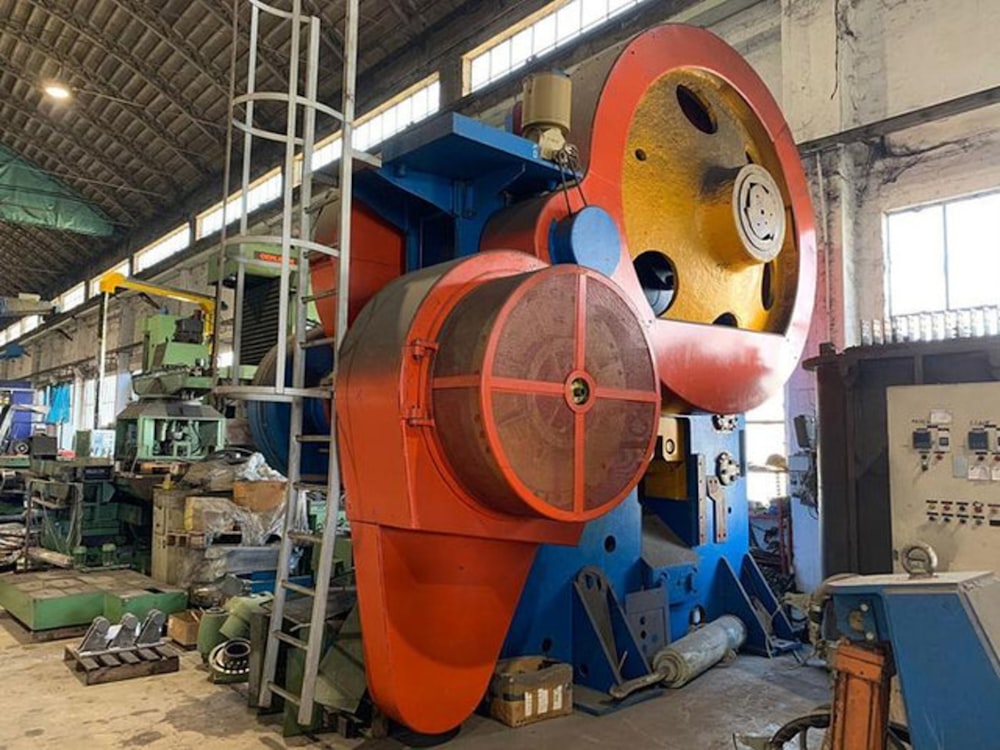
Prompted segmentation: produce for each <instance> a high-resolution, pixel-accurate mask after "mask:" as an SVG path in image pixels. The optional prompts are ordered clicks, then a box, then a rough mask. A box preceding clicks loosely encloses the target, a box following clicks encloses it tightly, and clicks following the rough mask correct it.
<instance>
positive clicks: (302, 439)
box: [295, 435, 330, 443]
mask: <svg viewBox="0 0 1000 750" xmlns="http://www.w3.org/2000/svg"><path fill="white" fill-rule="evenodd" d="M295 440H296V441H297V442H299V443H329V442H330V435H296V436H295Z"/></svg>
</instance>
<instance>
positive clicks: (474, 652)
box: [337, 252, 659, 732]
mask: <svg viewBox="0 0 1000 750" xmlns="http://www.w3.org/2000/svg"><path fill="white" fill-rule="evenodd" d="M588 292H589V294H590V295H591V296H594V295H603V296H604V298H605V299H604V304H603V305H602V306H599V305H593V304H588V302H587V300H586V297H585V295H587V294H588ZM574 297H575V298H574ZM554 301H557V302H559V304H558V305H554V304H553V302H554ZM564 301H568V302H569V305H568V310H567V309H562V308H563V305H562V302H564ZM595 311H597V313H598V314H597V315H596V316H595V315H594V312H595ZM477 314H478V315H480V316H481V319H479V320H475V321H474V322H473V325H469V323H468V320H469V318H470V317H475V316H476V315H477ZM548 316H553V322H552V323H551V324H549V325H546V322H545V319H544V318H547V317H548ZM608 316H610V317H612V318H613V321H612V324H611V325H612V328H608V329H605V330H603V331H601V332H598V333H596V334H593V335H591V336H590V337H588V332H587V331H586V330H585V329H586V328H588V325H589V327H590V328H591V329H593V328H594V327H600V326H606V324H607V321H606V320H602V317H604V318H607V317H608ZM536 322H537V324H538V325H534V323H536ZM618 326H620V327H621V329H623V330H621V329H619V328H618ZM559 327H561V328H562V331H563V334H564V335H563V336H559V337H556V338H558V339H560V340H556V338H553V337H551V336H550V335H549V334H548V333H547V331H549V330H550V329H555V328H559ZM595 338H598V339H600V341H599V345H594V346H590V345H588V341H593V340H594V339H595ZM545 340H548V341H549V343H550V344H551V346H552V349H553V351H547V350H545V348H544V347H541V346H539V344H540V343H542V342H544V341H545ZM612 341H614V342H616V343H612ZM521 344H525V345H526V346H525V349H526V350H528V351H529V352H530V354H529V355H527V356H526V357H525V358H523V360H522V362H523V364H524V368H523V369H520V370H517V368H515V369H516V371H515V372H503V371H502V369H503V368H504V367H505V366H507V365H508V364H509V363H510V361H511V360H510V358H509V357H506V356H504V354H503V350H504V349H505V348H508V349H509V348H510V347H512V346H519V345H521ZM597 352H599V354H598V353H597ZM644 353H646V354H647V356H646V358H645V362H644V363H643V361H642V360H643V354H644ZM608 358H613V359H615V361H616V362H619V363H620V362H624V361H628V362H629V363H630V364H632V365H633V367H634V368H635V369H634V371H633V372H632V373H629V374H627V375H626V373H624V371H623V370H622V369H621V368H620V367H614V366H613V365H612V367H611V368H609V367H608V362H609V359H608ZM515 359H516V358H515ZM636 363H638V365H637V364H636ZM515 364H520V362H516V363H515ZM574 383H576V384H577V385H579V384H581V383H584V384H586V388H587V389H588V390H587V394H586V396H585V397H584V396H581V393H582V392H574V391H572V388H571V386H572V385H573V384H574ZM337 394H338V407H337V412H338V434H339V437H340V444H341V446H342V464H343V476H344V483H345V487H346V490H347V511H348V516H349V518H350V520H351V532H352V539H353V544H354V558H355V565H356V568H357V577H358V597H359V604H360V606H361V617H362V627H363V632H364V642H365V665H366V669H367V670H368V680H369V687H370V689H371V691H372V695H373V697H374V699H375V701H376V703H377V704H378V705H379V706H380V707H381V708H382V709H383V710H385V711H387V712H388V713H389V714H390V715H391V716H393V717H394V718H396V719H397V720H399V721H401V722H403V723H404V724H406V725H408V726H410V727H412V728H414V729H417V730H420V731H424V732H443V731H446V730H449V729H451V728H453V727H455V726H457V725H458V724H459V723H461V721H463V720H464V719H465V717H466V716H468V715H469V713H471V712H472V711H473V709H474V708H475V706H476V704H477V703H478V702H479V700H480V699H481V698H482V695H483V691H484V689H485V687H486V685H487V683H488V681H489V677H490V674H491V672H492V670H493V666H494V664H495V662H496V658H497V655H498V653H499V651H500V647H501V645H502V643H503V640H504V637H505V635H506V633H507V629H508V626H509V624H510V619H511V617H512V615H513V612H514V609H515V607H516V605H517V600H518V597H519V596H520V593H521V589H522V587H523V584H524V580H525V577H526V576H527V573H528V570H529V568H530V566H531V563H532V560H533V558H534V552H535V550H536V548H537V545H539V544H541V543H555V544H564V545H567V544H568V545H572V544H575V543H576V541H577V539H578V538H579V535H580V533H581V531H582V529H583V524H584V522H585V521H586V520H588V519H589V518H593V517H595V516H597V515H599V514H601V513H604V512H607V511H608V510H610V509H611V508H613V507H614V506H615V505H617V504H618V503H619V502H621V500H622V499H623V498H624V497H625V496H626V495H627V494H628V492H629V491H630V490H631V489H632V488H633V487H634V486H635V484H636V483H637V482H638V481H639V479H640V477H641V476H642V473H643V471H644V469H645V466H646V462H647V460H648V456H649V455H650V452H651V450H652V441H653V440H654V439H655V433H656V426H657V423H658V417H659V394H658V391H657V387H656V375H655V366H654V364H653V360H652V357H651V356H648V342H647V341H646V339H645V336H644V333H643V331H642V327H641V325H640V324H639V321H638V316H637V315H636V313H635V312H634V311H633V310H632V309H631V307H630V306H629V305H628V303H627V302H626V301H625V300H624V298H622V297H621V296H620V294H619V293H618V292H617V290H615V289H614V288H613V286H612V285H610V284H609V283H608V282H607V281H605V280H604V279H602V278H600V276H599V274H596V273H595V272H593V271H588V270H586V269H582V268H579V267H576V266H557V267H548V266H546V264H544V263H542V262H541V261H539V260H537V259H535V258H533V257H531V256H529V255H526V254H523V253H516V252H492V253H483V254H479V255H476V256H473V257H471V258H469V259H466V260H464V261H457V262H454V263H449V264H443V265H440V266H433V267H431V268H428V269H424V270H422V271H418V272H415V273H413V274H408V275H407V276H405V277H403V278H401V279H399V280H397V281H396V282H394V283H392V284H390V285H389V286H388V287H387V288H385V289H384V290H383V291H382V292H380V293H379V294H378V295H376V297H375V298H374V299H373V300H372V301H371V303H370V304H369V305H368V306H367V307H366V308H365V309H364V311H363V312H362V313H361V315H360V316H359V318H358V319H357V321H356V322H355V324H354V326H353V327H352V329H351V331H350V333H349V335H348V338H347V340H346V341H345V344H344V347H343V349H342V350H341V362H340V371H339V377H338V381H337ZM504 399H514V400H515V402H516V403H513V404H510V403H507V404H504V402H503V400H504ZM518 399H520V402H517V400H518ZM574 399H577V400H580V401H582V403H580V404H576V402H575V401H574ZM438 402H446V403H444V404H443V405H442V404H441V403H438ZM602 410H604V411H603V413H602ZM630 410H631V411H630ZM621 414H626V415H628V416H627V418H626V419H625V421H624V422H623V421H622V419H621V417H620V415H621ZM536 418H538V419H551V420H552V421H553V422H559V421H562V423H564V424H565V425H567V428H566V429H564V430H560V429H558V428H557V429H555V431H554V433H553V434H554V435H556V436H557V437H556V438H555V439H553V440H551V441H549V442H546V441H545V440H541V439H540V440H538V441H537V443H534V442H525V438H524V437H519V436H527V439H528V440H533V439H534V438H535V436H534V435H533V434H532V433H531V431H530V429H528V428H530V424H526V422H530V421H531V420H534V419H536ZM588 419H591V420H593V422H592V423H590V424H588V422H587V420H588ZM616 427H617V434H615V435H613V436H612V433H613V432H615V429H614V428H616ZM511 430H513V432H511ZM505 431H507V432H505ZM609 436H612V437H611V438H610V439H609ZM588 457H589V458H592V459H593V458H594V457H596V458H599V459H602V460H601V462H600V463H598V462H597V461H594V460H591V461H590V468H589V470H588V467H587V462H586V459H587V458H588ZM614 461H617V462H618V463H617V465H616V466H612V465H610V464H611V463H612V462H614ZM607 477H611V478H612V481H611V482H610V483H609V482H608V481H607ZM420 686H424V687H423V688H421V687H420Z"/></svg>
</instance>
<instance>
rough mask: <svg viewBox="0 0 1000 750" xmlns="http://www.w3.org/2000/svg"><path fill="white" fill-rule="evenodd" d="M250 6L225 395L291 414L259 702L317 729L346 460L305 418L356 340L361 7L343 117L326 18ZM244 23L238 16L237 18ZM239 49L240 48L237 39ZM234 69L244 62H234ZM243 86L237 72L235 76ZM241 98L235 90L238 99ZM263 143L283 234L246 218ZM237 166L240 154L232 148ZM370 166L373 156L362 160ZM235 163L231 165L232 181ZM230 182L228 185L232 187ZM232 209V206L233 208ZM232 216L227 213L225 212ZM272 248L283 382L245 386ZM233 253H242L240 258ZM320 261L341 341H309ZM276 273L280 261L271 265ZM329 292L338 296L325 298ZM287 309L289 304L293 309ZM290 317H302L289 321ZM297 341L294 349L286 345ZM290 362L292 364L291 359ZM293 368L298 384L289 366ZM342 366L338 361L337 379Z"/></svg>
mask: <svg viewBox="0 0 1000 750" xmlns="http://www.w3.org/2000/svg"><path fill="white" fill-rule="evenodd" d="M248 2H249V4H250V52H249V56H248V62H247V67H248V75H247V88H246V92H245V93H243V94H240V95H238V96H235V95H234V96H233V98H232V105H231V106H232V107H233V108H235V107H240V106H242V107H243V109H244V113H243V117H242V118H240V119H239V120H237V119H235V118H231V126H232V127H235V128H236V129H238V130H239V131H241V132H242V134H243V148H242V193H241V196H242V197H241V200H242V202H243V205H242V211H241V212H240V213H241V218H240V226H239V231H238V232H237V234H235V235H233V236H227V234H226V225H227V223H228V219H227V218H226V216H225V213H223V230H222V231H223V237H222V252H223V257H222V261H223V262H224V261H225V259H226V258H227V257H228V258H230V259H235V260H236V261H237V264H238V265H237V272H236V299H235V313H234V323H233V362H234V367H233V380H232V384H231V385H228V386H222V387H220V388H218V389H217V390H216V393H217V394H218V395H221V396H225V397H230V398H235V399H242V400H247V401H266V402H277V403H286V404H288V405H289V408H290V430H289V446H288V471H287V475H288V497H287V503H286V513H285V527H284V533H283V535H282V541H281V552H280V556H279V563H278V574H277V586H276V587H275V597H274V604H273V610H272V614H271V623H270V626H269V632H268V638H267V648H266V652H265V655H264V672H263V678H262V680H261V694H260V700H259V704H260V705H261V706H264V707H266V706H269V705H270V704H271V700H272V697H273V696H274V695H278V696H280V697H282V698H284V699H285V700H287V701H289V702H291V703H293V704H297V705H298V709H299V710H298V720H299V723H300V724H308V723H310V721H311V720H312V714H313V706H314V695H315V687H316V677H317V674H318V671H319V662H320V657H321V655H322V653H321V652H322V647H323V640H324V630H325V627H324V622H325V619H326V605H327V595H328V590H329V581H330V576H331V573H332V568H333V545H334V542H335V538H336V527H337V518H338V516H339V514H340V469H339V465H338V458H337V440H336V434H337V432H336V418H335V413H334V409H333V408H331V430H330V432H329V434H324V435H306V434H302V431H303V412H304V407H305V401H306V400H307V399H315V398H322V399H331V398H332V396H333V393H332V390H331V388H329V387H311V388H307V387H306V386H305V373H306V356H307V351H308V350H309V349H310V348H313V347H317V346H333V347H339V345H340V343H341V342H342V341H343V339H344V336H345V334H346V332H347V303H348V296H347V293H346V290H347V279H348V274H349V268H350V232H351V190H352V173H353V161H354V158H355V157H357V156H358V154H357V153H356V152H355V151H354V150H353V148H352V134H353V129H354V110H355V85H356V76H357V51H358V0H347V1H346V19H345V31H344V53H343V57H344V86H343V105H342V111H337V110H335V109H332V108H330V107H327V106H325V105H323V104H321V103H320V102H319V101H318V98H317V84H318V73H319V51H320V45H321V38H322V37H321V31H320V18H319V17H318V16H313V15H305V14H304V13H303V10H302V5H303V0H291V10H290V11H286V10H282V9H280V8H277V7H275V6H273V5H269V4H267V3H265V2H262V0H248ZM262 14H270V15H271V16H277V17H279V18H283V19H285V20H286V21H287V22H288V26H289V29H290V34H291V44H290V49H289V57H288V76H287V80H288V89H287V91H285V92H274V91H261V90H258V89H257V78H256V68H257V60H258V56H259V53H260V50H261V39H260V20H261V17H262ZM234 16H235V10H234ZM234 44H235V40H234ZM303 52H304V53H305V65H304V73H303V72H302V71H300V67H301V65H300V59H301V57H302V53H303ZM234 65H235V57H234ZM303 74H304V90H302V91H300V77H302V76H303ZM234 80H235V71H234ZM233 93H234V94H235V91H234V92H233ZM259 102H279V103H283V104H284V105H285V106H286V108H287V121H286V127H285V132H284V133H279V132H275V131H273V130H267V129H263V128H261V127H259V126H258V125H257V124H256V123H255V119H254V117H255V105H256V104H257V103H259ZM317 114H324V115H328V116H330V117H334V118H336V119H337V120H340V122H341V123H342V130H341V142H342V143H343V154H342V156H341V161H340V228H339V239H338V243H337V248H336V249H334V248H331V247H328V246H326V245H321V244H319V243H316V242H313V241H311V240H310V237H311V226H312V224H311V216H310V213H309V210H310V207H311V203H312V178H313V168H312V161H313V149H314V145H315V139H316V117H317ZM232 138H233V132H232V131H230V134H229V141H230V143H232ZM257 139H263V140H268V141H273V142H277V143H279V144H282V145H283V146H284V165H283V174H284V176H285V179H284V184H283V191H282V211H281V221H280V233H279V234H275V235H255V234H251V233H250V231H249V219H248V216H247V214H248V211H247V204H246V201H247V195H248V193H249V191H250V183H251V166H252V163H253V148H254V142H255V141H256V140H257ZM299 149H301V152H300V153H301V156H302V167H301V171H302V176H301V184H300V186H299V195H298V201H296V200H295V185H294V176H295V171H296V167H297V161H298V160H297V151H298V150H299ZM229 154H230V155H229V159H230V160H231V159H232V149H230V150H229ZM362 157H363V158H365V160H366V161H372V159H371V157H367V156H366V155H362ZM228 170H229V164H227V173H228ZM227 182H228V181H227ZM224 205H225V204H224ZM223 210H224V212H225V209H223ZM248 244H253V245H261V244H267V245H272V246H273V247H274V248H275V251H276V253H275V254H277V253H278V252H280V258H281V260H280V263H279V264H277V265H278V268H279V270H280V275H279V288H280V299H281V301H282V302H281V304H280V305H279V312H278V337H277V338H278V341H279V345H278V347H277V351H276V359H277V365H276V369H275V376H274V384H273V385H270V386H241V385H240V384H239V381H238V378H239V369H240V368H239V363H240V337H241V335H242V330H243V326H242V312H243V301H244V292H245V284H246V273H247V266H248V265H253V264H259V263H261V262H260V261H255V260H250V259H248V258H246V257H244V255H243V253H242V252H241V248H242V247H243V246H245V245H248ZM233 250H235V251H236V252H235V253H234V252H233ZM310 253H320V254H323V255H327V256H331V257H334V258H337V259H338V261H339V279H340V285H339V289H340V290H343V291H342V293H339V294H338V297H337V326H336V331H335V334H334V335H333V336H330V337H326V338H315V337H310V336H308V331H307V320H306V309H307V306H308V305H309V303H310V302H313V301H315V299H317V297H318V295H307V294H303V292H304V290H306V289H307V288H308V286H309V279H310V271H309V254H310ZM266 265H267V266H269V267H272V268H273V267H274V265H275V264H274V263H266ZM326 294H329V293H326ZM286 301H287V304H285V302H286ZM290 311H293V312H294V314H293V315H292V316H291V317H289V314H290ZM286 336H288V337H289V338H290V340H291V346H290V347H286V346H285V345H284V344H283V342H284V341H285V339H286ZM289 355H290V356H289ZM289 367H290V368H291V382H290V383H289V382H288V381H289V377H288V375H289V373H288V368H289ZM335 373H336V362H334V375H335ZM310 442H322V443H325V444H327V445H328V446H329V468H328V470H327V476H326V478H325V482H323V483H322V484H318V483H315V482H309V481H304V479H305V477H304V476H303V474H302V466H301V460H302V445H303V443H310ZM308 492H319V493H324V494H325V495H326V498H327V503H326V517H325V521H324V527H323V533H322V534H321V535H317V534H311V533H308V532H306V531H305V530H304V529H303V526H302V523H301V521H300V519H302V518H304V516H305V513H304V511H305V503H306V493H308ZM304 544H310V545H314V546H316V547H318V548H319V549H320V550H321V552H320V558H319V564H318V566H317V570H316V583H315V588H309V587H306V586H301V585H299V584H296V583H294V582H292V581H291V580H290V579H291V575H290V560H291V555H292V550H293V547H295V546H296V545H304ZM289 592H293V593H296V594H302V595H305V596H309V597H312V600H313V604H312V616H311V618H310V627H309V635H308V640H302V639H299V638H296V637H294V636H292V635H289V634H287V633H285V632H284V631H283V623H284V613H285V603H286V599H287V596H288V593H289ZM282 643H284V644H287V645H289V646H291V647H293V648H298V649H301V650H302V651H304V652H305V669H304V676H303V680H302V692H301V694H295V693H293V692H291V691H289V690H287V689H286V688H285V687H283V686H281V685H278V684H276V683H275V674H276V671H277V663H278V656H279V650H280V647H281V644H282Z"/></svg>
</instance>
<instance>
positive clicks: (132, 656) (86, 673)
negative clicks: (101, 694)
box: [63, 645, 180, 685]
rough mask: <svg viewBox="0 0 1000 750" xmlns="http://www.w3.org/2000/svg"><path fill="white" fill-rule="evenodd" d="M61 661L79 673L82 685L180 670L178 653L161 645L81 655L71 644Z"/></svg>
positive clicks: (99, 683)
mask: <svg viewBox="0 0 1000 750" xmlns="http://www.w3.org/2000/svg"><path fill="white" fill-rule="evenodd" d="M63 660H64V661H66V662H69V666H70V669H71V670H72V671H74V672H76V673H78V676H80V677H81V678H82V679H83V684H84V685H101V684H103V683H106V682H118V681H120V680H131V679H132V678H133V677H148V676H149V675H154V674H166V673H167V672H176V671H178V670H179V669H180V657H179V656H178V655H177V652H176V651H174V650H173V649H172V648H171V647H169V646H163V645H160V646H149V647H145V648H134V649H129V650H127V651H114V652H107V653H102V654H94V655H88V656H81V655H80V653H79V651H78V650H77V649H76V648H75V647H74V646H67V647H66V651H65V653H64V654H63Z"/></svg>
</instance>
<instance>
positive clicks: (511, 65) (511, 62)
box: [462, 0, 646, 94]
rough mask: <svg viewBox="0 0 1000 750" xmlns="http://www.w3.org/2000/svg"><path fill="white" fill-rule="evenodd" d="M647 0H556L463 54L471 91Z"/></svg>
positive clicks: (465, 87) (467, 87)
mask: <svg viewBox="0 0 1000 750" xmlns="http://www.w3.org/2000/svg"><path fill="white" fill-rule="evenodd" d="M643 2H646V0H556V2H554V3H551V4H549V5H547V6H545V7H544V8H542V9H541V10H540V11H538V12H537V13H534V14H532V15H530V16H528V17H527V18H525V19H524V20H522V21H520V22H518V23H516V24H514V25H513V26H511V27H510V28H508V29H506V30H504V31H502V32H501V33H499V34H497V35H496V36H495V37H493V38H492V39H490V40H489V41H488V42H486V43H485V44H482V45H480V46H479V47H476V49H474V50H472V51H471V52H467V53H466V54H465V55H463V58H462V63H463V64H462V70H463V79H464V80H463V90H464V92H465V93H466V94H471V93H472V92H474V91H477V90H479V89H481V88H483V87H484V86H487V85H489V84H491V83H493V82H494V81H497V80H499V79H501V78H503V77H504V76H506V75H508V74H509V73H513V72H514V71H516V70H519V69H520V68H523V67H524V66H525V65H527V64H528V63H529V62H530V61H531V60H532V59H534V58H536V57H539V56H540V55H543V54H545V53H546V52H550V51H551V50H554V49H555V48H557V47H560V46H562V45H564V44H566V43H567V42H569V41H571V40H573V39H575V38H576V37H578V36H580V35H581V34H584V33H586V32H587V31H590V30H591V29H593V28H595V27H597V26H600V25H601V24H603V23H605V22H606V21H608V20H610V19H611V18H613V17H614V16H616V15H618V14H619V13H621V12H622V11H624V10H627V9H629V8H632V7H635V6H636V5H639V4H641V3H643Z"/></svg>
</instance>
